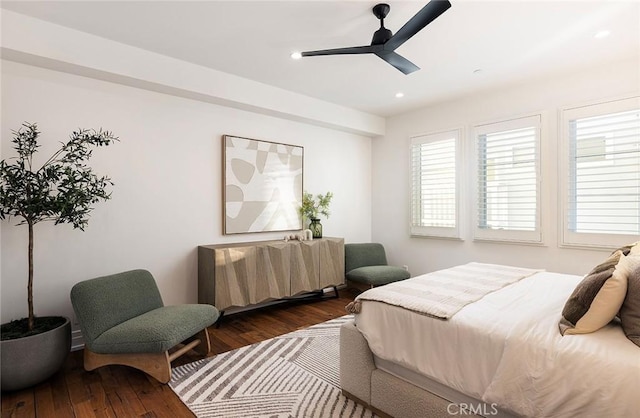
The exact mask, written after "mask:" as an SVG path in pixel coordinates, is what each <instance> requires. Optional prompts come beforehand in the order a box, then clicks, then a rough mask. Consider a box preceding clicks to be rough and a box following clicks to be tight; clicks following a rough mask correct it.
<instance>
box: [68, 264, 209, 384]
mask: <svg viewBox="0 0 640 418" xmlns="http://www.w3.org/2000/svg"><path fill="white" fill-rule="evenodd" d="M71 303H72V305H73V310H74V311H75V313H76V316H77V318H78V321H79V323H80V329H81V330H82V336H83V337H84V341H85V347H84V368H85V370H94V369H96V368H98V367H102V366H106V365H110V364H120V365H125V366H130V367H134V368H137V369H139V370H142V371H143V372H145V373H147V374H148V375H150V376H152V377H153V378H155V379H156V380H158V381H159V382H161V383H167V382H169V380H170V379H171V362H172V361H173V360H175V359H176V358H178V357H179V356H181V355H182V354H184V353H186V352H187V351H189V350H191V349H194V350H196V351H197V352H198V353H200V354H202V355H207V354H208V353H209V351H211V342H210V340H209V334H208V333H207V327H209V326H211V325H213V323H214V322H216V320H217V319H218V317H219V315H220V314H219V312H218V310H217V309H216V308H215V307H214V306H212V305H204V304H185V305H175V306H164V303H163V302H162V297H161V296H160V291H159V290H158V286H157V285H156V282H155V280H154V278H153V276H152V275H151V273H149V272H148V271H146V270H131V271H126V272H123V273H117V274H112V275H109V276H104V277H98V278H95V279H91V280H86V281H83V282H80V283H76V284H75V285H74V286H73V288H72V289H71ZM170 349H172V350H171V352H170V351H169V350H170Z"/></svg>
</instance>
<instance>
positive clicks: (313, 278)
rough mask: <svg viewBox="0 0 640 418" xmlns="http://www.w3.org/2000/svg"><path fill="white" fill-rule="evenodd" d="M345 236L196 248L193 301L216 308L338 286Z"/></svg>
mask: <svg viewBox="0 0 640 418" xmlns="http://www.w3.org/2000/svg"><path fill="white" fill-rule="evenodd" d="M344 281H345V278H344V239H343V238H331V237H325V238H320V239H314V240H312V241H284V240H280V241H256V242H243V243H232V244H215V245H202V246H199V247H198V302H199V303H208V304H212V305H215V306H216V308H218V309H219V310H225V309H227V308H232V307H245V306H248V305H253V304H257V303H261V302H266V301H269V300H275V299H283V298H287V297H291V296H295V295H298V294H301V293H305V292H310V291H315V290H320V289H324V288H327V287H332V286H337V285H340V284H343V283H344Z"/></svg>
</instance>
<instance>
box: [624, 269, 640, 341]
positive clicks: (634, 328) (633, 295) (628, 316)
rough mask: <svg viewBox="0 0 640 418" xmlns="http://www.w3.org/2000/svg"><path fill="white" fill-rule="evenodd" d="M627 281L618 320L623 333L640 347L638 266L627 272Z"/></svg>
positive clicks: (639, 277)
mask: <svg viewBox="0 0 640 418" xmlns="http://www.w3.org/2000/svg"><path fill="white" fill-rule="evenodd" d="M627 283H628V284H627V296H626V297H625V298H624V302H623V303H622V308H620V321H621V323H622V329H623V331H624V335H626V336H627V338H628V339H629V340H631V342H633V343H634V344H635V345H637V346H638V347H640V267H636V268H635V270H633V271H632V272H631V273H630V274H629V277H628V279H627Z"/></svg>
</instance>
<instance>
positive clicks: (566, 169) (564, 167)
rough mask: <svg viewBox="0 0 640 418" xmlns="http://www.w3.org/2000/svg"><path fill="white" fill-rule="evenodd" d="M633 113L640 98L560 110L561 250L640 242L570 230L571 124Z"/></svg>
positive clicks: (634, 237)
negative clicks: (583, 119) (579, 120)
mask: <svg viewBox="0 0 640 418" xmlns="http://www.w3.org/2000/svg"><path fill="white" fill-rule="evenodd" d="M634 109H640V96H632V97H623V98H617V99H611V100H607V101H598V102H590V103H586V104H582V105H575V106H567V107H563V108H561V109H559V110H558V130H559V133H558V137H559V139H560V140H559V145H560V152H559V153H558V158H559V161H558V170H559V172H558V179H559V183H560V184H559V188H558V193H559V196H558V201H559V206H560V209H559V210H560V216H559V218H560V222H559V225H558V228H559V234H558V236H559V237H558V238H559V243H558V245H559V246H560V247H568V248H590V249H613V248H618V247H620V246H623V245H626V244H629V243H630V242H634V241H638V239H640V235H633V234H614V233H586V232H573V231H571V230H570V228H569V227H570V220H569V211H570V208H571V206H572V205H571V203H570V202H569V189H570V187H571V185H570V184H569V182H570V180H571V178H570V174H569V173H570V169H571V166H572V165H571V161H570V160H569V159H570V146H571V134H570V126H571V121H572V120H577V119H580V118H589V117H595V116H603V115H607V114H614V113H619V112H624V111H629V110H634Z"/></svg>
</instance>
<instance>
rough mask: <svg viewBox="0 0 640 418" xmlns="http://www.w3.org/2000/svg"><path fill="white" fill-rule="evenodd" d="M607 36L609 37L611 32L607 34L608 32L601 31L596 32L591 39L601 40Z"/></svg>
mask: <svg viewBox="0 0 640 418" xmlns="http://www.w3.org/2000/svg"><path fill="white" fill-rule="evenodd" d="M609 35H611V32H609V31H608V30H601V31H599V32H597V33H596V34H595V35H593V37H594V38H596V39H603V38H606V37H607V36H609Z"/></svg>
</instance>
